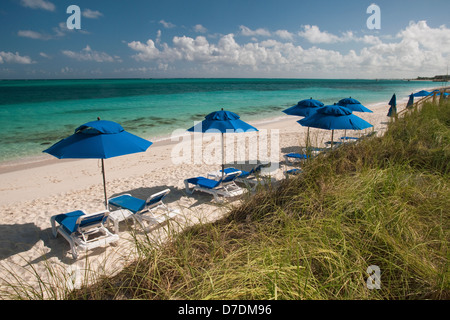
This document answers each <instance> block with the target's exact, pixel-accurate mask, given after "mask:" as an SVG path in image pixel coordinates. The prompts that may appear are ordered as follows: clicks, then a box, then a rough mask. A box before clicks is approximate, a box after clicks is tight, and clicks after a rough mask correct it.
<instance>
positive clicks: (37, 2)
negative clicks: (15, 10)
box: [20, 0, 56, 11]
mask: <svg viewBox="0 0 450 320" xmlns="http://www.w3.org/2000/svg"><path fill="white" fill-rule="evenodd" d="M20 4H21V5H22V6H24V7H26V8H31V9H42V10H47V11H55V9H56V7H55V5H54V4H53V3H51V2H50V1H46V0H21V1H20Z"/></svg>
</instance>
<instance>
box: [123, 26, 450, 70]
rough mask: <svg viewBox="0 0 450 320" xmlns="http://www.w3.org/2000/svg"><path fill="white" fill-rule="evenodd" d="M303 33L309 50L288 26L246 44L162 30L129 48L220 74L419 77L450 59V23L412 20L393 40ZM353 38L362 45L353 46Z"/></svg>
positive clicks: (161, 61)
mask: <svg viewBox="0 0 450 320" xmlns="http://www.w3.org/2000/svg"><path fill="white" fill-rule="evenodd" d="M241 30H246V29H245V28H241ZM254 32H256V31H254ZM303 32H305V34H304V37H306V38H307V39H310V40H311V41H312V42H313V43H315V44H316V46H313V47H311V48H306V49H305V48H303V47H302V46H301V45H298V44H296V43H295V42H294V41H286V40H288V39H289V36H290V35H292V37H293V34H292V33H290V32H288V31H287V33H284V32H274V33H273V35H274V36H275V35H276V36H277V37H279V38H281V40H280V39H279V40H280V41H279V40H276V39H270V38H269V39H264V40H263V41H260V40H258V39H257V38H255V39H253V40H251V41H250V40H249V41H248V42H245V41H244V42H243V43H240V42H239V43H238V42H237V41H236V37H235V35H234V34H227V35H222V36H220V38H218V39H217V40H214V41H213V40H212V39H209V40H208V39H207V38H205V37H204V36H197V37H195V38H194V37H188V36H182V37H173V39H172V42H171V43H164V42H161V38H160V34H159V36H158V38H157V41H156V42H155V41H153V40H152V39H149V40H148V41H147V42H145V43H143V42H140V41H133V42H130V43H128V47H129V48H130V49H132V50H133V51H134V52H135V54H134V55H133V58H134V59H135V60H137V61H142V62H143V61H145V62H148V63H149V64H150V65H153V66H154V67H153V68H154V70H156V69H157V66H165V67H166V68H167V67H174V66H175V65H176V63H177V62H178V61H185V62H189V64H183V65H180V66H181V67H184V68H187V66H189V68H196V67H197V68H204V69H203V70H202V71H203V72H210V73H212V72H215V73H214V74H215V75H217V76H220V75H230V73H231V75H232V73H233V72H239V73H237V75H241V74H242V73H244V72H247V73H246V74H245V75H250V76H251V75H259V76H277V75H278V76H294V77H295V76H297V77H300V76H316V77H355V76H358V77H368V78H370V77H372V78H373V77H377V78H379V77H398V76H400V77H406V76H408V75H409V76H417V74H418V73H420V72H421V71H420V70H424V71H426V72H427V73H430V74H432V73H434V72H435V73H439V72H442V71H439V70H441V69H442V68H443V67H444V68H445V66H446V65H447V63H448V61H449V59H450V30H449V29H448V28H446V27H445V26H441V27H439V28H431V27H429V26H428V25H427V23H426V22H425V21H419V22H417V23H411V24H410V25H409V26H407V27H405V28H404V29H403V30H401V31H400V32H399V33H398V34H397V37H395V38H391V39H389V40H387V41H386V40H385V41H383V40H382V39H381V38H379V37H377V36H373V35H364V36H357V35H355V34H354V33H353V32H351V31H348V32H345V33H341V34H340V35H339V36H338V35H334V34H331V33H328V32H322V31H320V29H319V28H318V27H317V26H309V27H304V29H303ZM259 34H263V33H262V32H261V33H259ZM329 43H346V44H347V45H346V49H340V50H338V49H337V48H336V49H334V50H330V49H329V48H327V49H324V48H320V47H318V46H319V45H320V44H329ZM352 43H353V44H358V45H357V46H353V47H352ZM336 47H342V46H336ZM356 48H358V49H356ZM152 63H153V64H152ZM180 66H178V67H180ZM199 66H201V67H199ZM199 72H200V71H199Z"/></svg>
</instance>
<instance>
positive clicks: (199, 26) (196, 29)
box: [194, 24, 208, 33]
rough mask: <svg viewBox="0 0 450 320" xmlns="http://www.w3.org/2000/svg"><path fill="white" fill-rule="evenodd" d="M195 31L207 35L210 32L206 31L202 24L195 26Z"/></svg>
mask: <svg viewBox="0 0 450 320" xmlns="http://www.w3.org/2000/svg"><path fill="white" fill-rule="evenodd" d="M194 31H195V32H198V33H206V32H208V29H206V28H205V27H204V26H202V25H201V24H196V25H195V26H194Z"/></svg>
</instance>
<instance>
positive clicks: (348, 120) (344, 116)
mask: <svg viewBox="0 0 450 320" xmlns="http://www.w3.org/2000/svg"><path fill="white" fill-rule="evenodd" d="M297 122H298V123H300V124H301V125H302V126H306V127H313V128H319V129H326V130H332V133H331V147H333V138H334V130H363V129H367V128H370V127H372V125H371V124H370V123H368V122H367V121H365V120H364V119H361V118H360V117H358V116H355V115H354V114H353V113H352V111H351V110H350V109H347V108H345V107H343V106H340V105H336V104H335V105H330V106H324V107H322V108H319V109H317V111H316V112H315V113H314V114H312V115H311V116H309V117H306V118H303V119H302V120H299V121H297Z"/></svg>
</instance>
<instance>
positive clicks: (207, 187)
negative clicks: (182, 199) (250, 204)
mask: <svg viewBox="0 0 450 320" xmlns="http://www.w3.org/2000/svg"><path fill="white" fill-rule="evenodd" d="M240 174H241V171H233V172H230V173H224V176H223V178H221V179H219V180H213V179H208V178H205V177H195V178H189V179H186V180H184V185H185V187H186V193H187V194H193V193H194V191H201V192H205V193H209V194H212V195H213V196H214V199H215V200H216V201H217V202H223V200H222V199H220V198H219V196H222V197H224V198H228V197H235V196H239V195H241V194H243V193H244V189H242V188H241V187H239V186H238V185H237V184H236V183H235V180H236V178H237V177H238V176H239V175H240ZM189 184H192V185H194V187H193V188H192V189H190V188H189Z"/></svg>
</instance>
